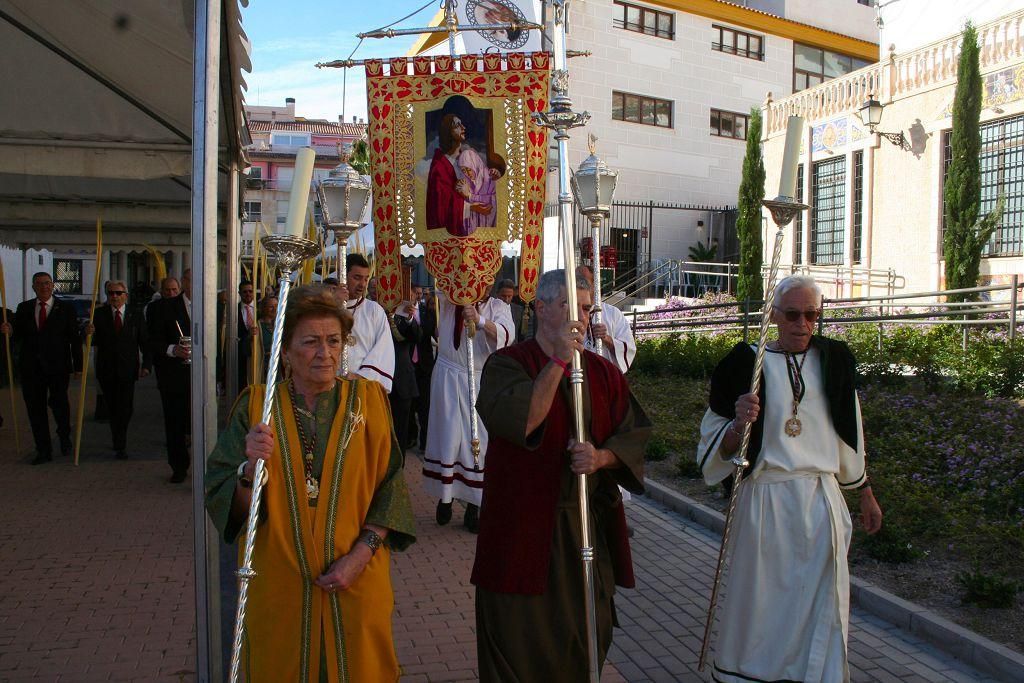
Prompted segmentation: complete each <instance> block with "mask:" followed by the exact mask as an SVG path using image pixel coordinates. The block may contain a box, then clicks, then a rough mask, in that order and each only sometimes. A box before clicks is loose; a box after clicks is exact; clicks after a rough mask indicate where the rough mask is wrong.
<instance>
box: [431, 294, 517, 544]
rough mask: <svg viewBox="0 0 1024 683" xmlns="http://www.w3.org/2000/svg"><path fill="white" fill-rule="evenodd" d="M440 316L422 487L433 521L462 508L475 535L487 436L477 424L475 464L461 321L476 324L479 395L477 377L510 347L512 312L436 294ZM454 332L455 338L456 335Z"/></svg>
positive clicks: (495, 303) (488, 302) (493, 302)
mask: <svg viewBox="0 0 1024 683" xmlns="http://www.w3.org/2000/svg"><path fill="white" fill-rule="evenodd" d="M438 304H439V309H440V316H439V318H438V323H437V336H438V339H437V361H436V362H435V364H434V374H433V377H432V379H431V382H430V417H429V419H428V420H427V424H429V425H430V427H429V429H428V431H427V448H426V451H425V453H424V456H423V477H424V479H423V485H424V488H425V489H426V491H427V493H428V494H429V495H431V496H433V497H434V498H436V499H437V511H436V515H435V516H436V519H437V523H438V524H440V525H445V524H447V523H448V522H449V521H451V517H452V501H453V500H454V499H456V498H457V499H459V500H462V501H465V502H466V515H465V518H464V520H463V523H464V524H465V526H466V528H467V529H469V530H470V531H472V532H473V533H476V531H477V524H478V521H479V513H480V510H479V508H480V500H481V498H482V497H483V481H484V453H486V452H487V430H485V429H484V426H483V422H482V421H480V420H477V425H478V432H477V433H478V435H479V438H480V462H479V464H477V463H476V462H474V460H473V451H472V445H471V438H472V435H471V427H470V419H471V417H470V415H471V413H470V410H475V408H474V407H473V405H472V403H471V402H470V397H469V369H468V367H467V351H466V345H467V344H468V343H470V342H469V340H468V338H467V332H466V329H465V325H464V324H463V321H467V322H475V323H476V325H477V333H476V336H475V337H474V338H473V340H472V344H473V354H474V357H473V361H474V368H473V369H474V371H475V372H474V377H473V381H474V382H475V383H476V387H477V390H478V391H479V389H480V373H481V372H482V371H483V367H484V363H485V362H486V361H487V358H488V356H490V355H491V354H492V353H494V352H495V351H497V350H498V349H503V348H505V347H506V346H509V345H510V344H512V343H513V342H514V341H515V330H514V324H513V322H512V311H511V309H510V308H509V306H508V304H506V303H505V302H504V301H501V300H500V299H493V298H488V299H485V300H484V301H481V302H478V303H477V304H476V305H475V306H455V305H453V304H452V303H451V302H449V301H448V300H447V299H446V298H445V296H444V295H443V294H442V293H440V292H438ZM456 330H457V332H456Z"/></svg>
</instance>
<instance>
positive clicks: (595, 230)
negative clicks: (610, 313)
mask: <svg viewBox="0 0 1024 683" xmlns="http://www.w3.org/2000/svg"><path fill="white" fill-rule="evenodd" d="M590 228H591V231H590V234H591V241H592V242H593V245H592V246H593V250H594V256H593V262H594V263H593V266H594V267H593V269H592V270H591V272H590V274H591V276H592V277H593V278H594V301H593V304H594V307H593V308H592V309H591V315H592V323H593V324H595V325H600V324H601V322H602V320H603V319H604V318H603V316H602V313H601V214H600V213H595V214H593V215H592V216H590ZM603 350H604V340H603V339H601V338H600V337H598V336H597V335H594V352H595V353H596V354H597V355H601V353H602V351H603Z"/></svg>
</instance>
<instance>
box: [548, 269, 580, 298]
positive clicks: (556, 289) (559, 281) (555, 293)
mask: <svg viewBox="0 0 1024 683" xmlns="http://www.w3.org/2000/svg"><path fill="white" fill-rule="evenodd" d="M576 289H577V290H578V291H581V292H589V291H590V285H588V284H587V281H586V280H584V279H583V278H581V277H578V276H577V278H576ZM563 291H565V269H564V268H559V269H558V270H549V271H548V272H546V273H544V274H543V275H541V276H540V282H539V283H537V298H538V299H540V300H541V301H543V302H545V303H551V302H552V301H554V300H555V299H557V298H558V297H559V296H560V295H561V294H562V292H563Z"/></svg>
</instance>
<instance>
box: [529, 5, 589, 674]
mask: <svg viewBox="0 0 1024 683" xmlns="http://www.w3.org/2000/svg"><path fill="white" fill-rule="evenodd" d="M569 1H570V0H553V1H552V3H551V4H552V9H553V12H552V15H553V16H552V19H553V24H552V25H553V28H554V30H553V31H552V34H553V35H552V41H551V42H552V52H553V56H554V69H553V71H552V72H551V87H552V90H553V91H554V93H553V95H552V97H551V109H550V110H549V111H546V112H543V113H536V114H534V118H535V120H536V121H537V123H538V124H540V125H542V126H544V127H546V128H551V129H553V130H554V136H555V140H556V141H557V143H558V222H559V228H560V230H559V235H560V238H561V242H562V253H563V255H564V259H565V294H566V299H567V303H568V305H569V320H571V321H573V322H579V304H578V301H577V297H576V253H575V248H574V245H573V235H572V194H571V192H570V188H569V130H570V129H571V128H577V127H579V126H582V125H584V124H585V123H586V122H587V121H588V120H589V119H590V114H589V113H587V112H581V113H576V112H573V110H572V99H571V98H570V97H569V71H568V69H567V65H566V49H565V24H566V20H567V19H568V11H569ZM569 383H570V387H571V389H572V407H573V417H574V421H573V422H574V428H575V429H574V432H575V436H576V441H578V442H583V441H585V440H586V438H587V432H586V425H585V424H584V417H583V368H582V365H581V358H580V354H579V352H578V351H574V352H573V354H572V370H571V372H570V374H569ZM576 485H577V488H578V492H579V511H580V540H581V546H582V547H581V548H580V557H581V560H582V563H583V584H584V596H583V598H584V605H585V614H586V629H587V650H588V672H589V676H588V678H589V680H590V682H591V683H599V681H600V677H601V671H600V664H599V662H598V642H597V602H596V597H595V592H594V544H593V541H592V538H591V529H590V522H591V520H590V499H589V497H588V487H587V475H585V474H581V475H578V477H577V482H576Z"/></svg>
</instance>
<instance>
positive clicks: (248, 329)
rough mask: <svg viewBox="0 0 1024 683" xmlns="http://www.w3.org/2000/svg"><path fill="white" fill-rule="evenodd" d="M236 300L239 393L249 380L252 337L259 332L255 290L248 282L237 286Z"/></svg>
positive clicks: (244, 281)
mask: <svg viewBox="0 0 1024 683" xmlns="http://www.w3.org/2000/svg"><path fill="white" fill-rule="evenodd" d="M238 299H239V301H238V316H237V319H238V390H239V391H241V390H242V389H245V388H246V387H247V386H249V381H250V380H251V376H250V374H251V372H250V366H249V365H250V363H251V362H252V336H253V334H254V333H255V332H257V331H259V322H258V319H259V314H258V312H257V310H256V296H255V290H254V289H253V286H252V283H251V282H249V281H248V280H243V281H242V283H241V284H240V285H238Z"/></svg>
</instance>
